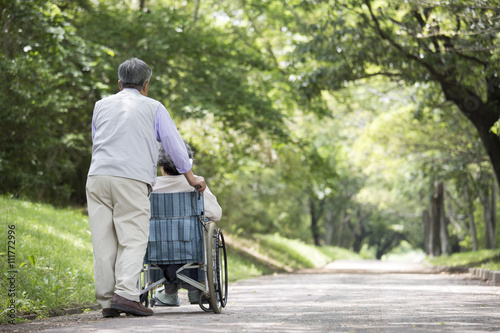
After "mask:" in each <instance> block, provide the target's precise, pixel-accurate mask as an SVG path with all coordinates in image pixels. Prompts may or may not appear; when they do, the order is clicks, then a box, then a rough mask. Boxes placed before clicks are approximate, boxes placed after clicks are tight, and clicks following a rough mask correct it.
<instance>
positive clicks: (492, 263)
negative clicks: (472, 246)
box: [427, 250, 500, 270]
mask: <svg viewBox="0 0 500 333" xmlns="http://www.w3.org/2000/svg"><path fill="white" fill-rule="evenodd" d="M427 261H428V262H429V263H431V264H432V265H435V266H447V267H459V266H462V267H482V268H487V267H486V266H488V267H493V268H494V267H496V269H495V270H499V269H500V265H499V264H500V250H479V251H476V252H461V253H454V254H452V255H451V256H440V257H435V258H428V259H427ZM483 266H485V267H483ZM487 269H491V268H487Z"/></svg>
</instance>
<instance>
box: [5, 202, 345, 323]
mask: <svg viewBox="0 0 500 333" xmlns="http://www.w3.org/2000/svg"><path fill="white" fill-rule="evenodd" d="M0 211H1V212H2V214H1V215H0V226H1V228H0V230H2V233H3V234H1V235H0V257H1V261H0V270H1V271H2V272H7V271H9V270H10V269H9V267H8V261H7V241H8V239H7V237H8V230H9V226H15V232H16V233H15V237H16V238H15V242H16V243H15V253H16V257H15V259H16V262H15V269H16V270H17V272H16V273H15V275H16V281H15V289H16V290H15V292H16V295H15V298H14V299H15V302H16V310H17V315H18V316H20V315H24V314H38V315H41V316H47V315H50V314H51V313H52V312H54V310H60V309H64V308H72V307H76V306H83V307H85V306H89V305H95V304H96V302H95V299H94V281H93V268H92V243H91V238H90V232H89V226H88V218H87V216H85V215H83V214H82V213H81V212H80V211H78V210H72V209H55V208H53V207H51V206H49V205H42V204H36V203H30V202H26V201H19V200H12V199H7V198H6V197H1V196H0ZM234 241H235V244H246V245H248V246H249V247H250V248H251V249H258V252H260V253H264V254H267V255H268V256H266V255H261V256H259V258H258V259H256V256H255V254H250V255H249V253H248V252H242V251H241V249H240V248H239V246H238V245H236V246H230V245H229V244H228V249H229V251H228V261H229V264H228V269H229V278H230V281H231V282H232V281H236V280H241V279H245V278H250V277H257V276H260V275H264V274H271V273H273V272H276V271H281V270H282V269H280V267H277V266H274V265H273V264H270V260H269V257H273V258H275V259H276V261H280V262H285V263H287V265H289V266H291V267H293V268H294V269H297V268H306V267H320V266H323V265H324V264H325V263H327V262H329V261H332V260H333V259H335V258H351V257H352V256H355V255H354V254H352V253H350V252H348V251H347V250H343V249H339V248H334V247H329V248H323V249H319V250H318V249H317V248H315V247H313V246H309V245H306V244H304V243H302V242H300V241H297V240H287V239H284V238H281V237H279V236H277V235H271V236H258V237H257V238H256V239H253V240H246V239H241V238H234ZM266 258H267V259H266ZM7 277H8V274H7V275H5V274H4V275H3V278H2V280H1V281H0V288H1V290H3V291H4V292H2V293H0V304H2V305H1V307H0V311H1V312H2V313H1V316H0V323H1V322H6V320H8V319H9V318H8V317H7V316H6V315H7V313H6V312H7V311H5V310H6V309H7V305H8V302H9V301H10V298H9V297H8V293H7V292H5V291H6V290H8V287H9V281H8V280H7Z"/></svg>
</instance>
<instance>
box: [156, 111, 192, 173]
mask: <svg viewBox="0 0 500 333" xmlns="http://www.w3.org/2000/svg"><path fill="white" fill-rule="evenodd" d="M155 131H156V139H157V140H158V141H160V142H161V143H162V145H163V149H165V152H166V153H167V154H168V155H170V157H171V158H172V161H174V164H175V167H176V168H177V171H179V173H181V174H182V173H186V172H188V171H189V170H191V167H192V164H191V162H190V161H189V156H188V154H187V150H186V144H185V143H184V141H183V140H182V137H181V135H180V134H179V131H178V130H177V127H176V126H175V124H174V121H173V120H172V118H171V117H170V114H169V113H168V111H167V109H165V107H164V106H163V104H161V103H160V105H159V106H158V109H156V115H155Z"/></svg>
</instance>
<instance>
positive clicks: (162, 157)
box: [158, 143, 193, 176]
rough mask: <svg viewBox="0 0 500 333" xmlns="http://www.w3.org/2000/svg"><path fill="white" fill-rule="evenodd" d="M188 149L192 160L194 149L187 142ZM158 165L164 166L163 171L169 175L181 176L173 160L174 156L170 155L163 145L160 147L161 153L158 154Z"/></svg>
mask: <svg viewBox="0 0 500 333" xmlns="http://www.w3.org/2000/svg"><path fill="white" fill-rule="evenodd" d="M186 150H187V152H188V156H189V158H190V159H191V160H193V150H192V149H191V147H190V146H189V145H188V144H187V143H186ZM158 165H159V166H160V167H161V168H162V170H163V172H164V173H166V174H167V175H170V176H179V175H180V173H179V171H177V168H176V167H175V164H174V161H172V158H171V157H170V155H168V154H167V153H166V152H165V150H164V149H163V146H162V147H161V148H160V154H159V156H158Z"/></svg>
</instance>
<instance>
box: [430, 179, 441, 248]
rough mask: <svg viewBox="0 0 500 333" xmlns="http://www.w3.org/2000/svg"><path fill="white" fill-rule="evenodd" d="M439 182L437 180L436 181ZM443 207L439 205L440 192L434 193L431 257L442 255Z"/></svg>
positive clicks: (431, 216) (431, 220) (432, 201)
mask: <svg viewBox="0 0 500 333" xmlns="http://www.w3.org/2000/svg"><path fill="white" fill-rule="evenodd" d="M436 183H437V182H436ZM440 212H441V209H440V207H439V198H438V193H437V192H436V193H434V195H433V196H432V198H431V214H430V220H429V221H430V226H429V227H430V228H429V232H430V235H429V236H430V237H429V255H430V256H431V257H438V256H440V255H441V241H440V235H439V232H440V217H439V214H440Z"/></svg>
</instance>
